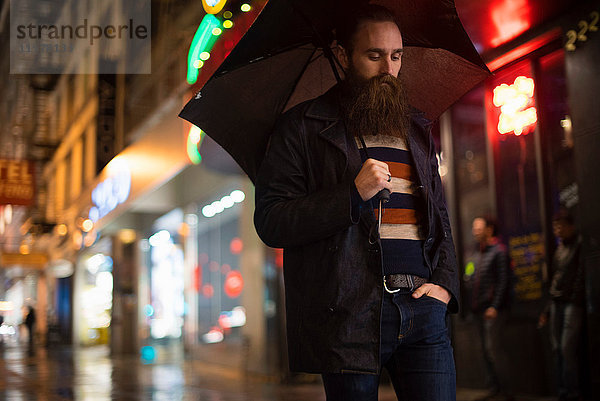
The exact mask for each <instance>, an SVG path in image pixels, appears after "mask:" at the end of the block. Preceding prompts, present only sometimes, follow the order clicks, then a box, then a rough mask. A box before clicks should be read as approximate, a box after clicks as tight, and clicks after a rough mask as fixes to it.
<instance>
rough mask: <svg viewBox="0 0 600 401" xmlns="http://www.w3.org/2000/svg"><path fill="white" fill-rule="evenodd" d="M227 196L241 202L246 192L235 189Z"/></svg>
mask: <svg viewBox="0 0 600 401" xmlns="http://www.w3.org/2000/svg"><path fill="white" fill-rule="evenodd" d="M229 196H231V199H233V201H234V202H235V203H240V202H243V201H244V199H246V194H245V193H244V192H242V191H240V190H239V189H236V190H235V191H233V192H231V194H230V195H229Z"/></svg>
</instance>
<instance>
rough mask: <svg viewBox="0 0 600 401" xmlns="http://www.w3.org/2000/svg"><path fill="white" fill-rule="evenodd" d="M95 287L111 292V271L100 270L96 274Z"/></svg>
mask: <svg viewBox="0 0 600 401" xmlns="http://www.w3.org/2000/svg"><path fill="white" fill-rule="evenodd" d="M96 287H98V288H99V289H100V290H102V291H104V292H112V290H113V276H112V273H111V272H100V273H98V275H97V276H96Z"/></svg>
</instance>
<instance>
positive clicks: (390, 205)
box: [371, 192, 418, 211]
mask: <svg viewBox="0 0 600 401" xmlns="http://www.w3.org/2000/svg"><path fill="white" fill-rule="evenodd" d="M371 202H372V203H373V207H374V208H376V209H377V208H378V207H379V198H377V199H375V198H373V200H372V201H371ZM417 205H418V203H417V199H416V197H415V196H414V195H410V194H400V193H397V192H392V193H391V194H390V200H389V201H388V202H387V203H385V204H384V206H383V209H384V211H385V209H415V210H416V209H417Z"/></svg>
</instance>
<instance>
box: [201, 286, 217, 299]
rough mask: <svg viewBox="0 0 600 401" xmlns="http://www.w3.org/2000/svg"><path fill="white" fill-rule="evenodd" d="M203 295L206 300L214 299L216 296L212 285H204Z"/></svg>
mask: <svg viewBox="0 0 600 401" xmlns="http://www.w3.org/2000/svg"><path fill="white" fill-rule="evenodd" d="M202 295H204V298H212V297H213V295H215V288H214V287H213V286H212V285H210V284H204V285H203V286H202Z"/></svg>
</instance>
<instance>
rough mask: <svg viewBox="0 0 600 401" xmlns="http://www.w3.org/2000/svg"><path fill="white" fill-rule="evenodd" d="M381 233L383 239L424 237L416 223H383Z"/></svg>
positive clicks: (418, 238)
mask: <svg viewBox="0 0 600 401" xmlns="http://www.w3.org/2000/svg"><path fill="white" fill-rule="evenodd" d="M379 235H380V236H381V239H412V240H421V239H423V238H422V237H421V235H419V226H418V225H416V224H382V225H381V228H380V229H379Z"/></svg>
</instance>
